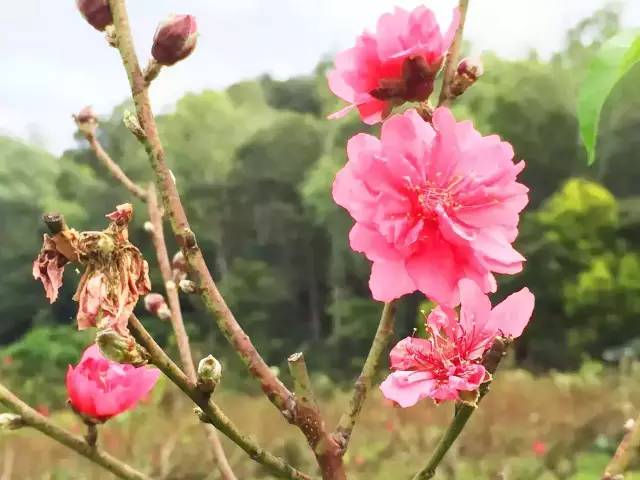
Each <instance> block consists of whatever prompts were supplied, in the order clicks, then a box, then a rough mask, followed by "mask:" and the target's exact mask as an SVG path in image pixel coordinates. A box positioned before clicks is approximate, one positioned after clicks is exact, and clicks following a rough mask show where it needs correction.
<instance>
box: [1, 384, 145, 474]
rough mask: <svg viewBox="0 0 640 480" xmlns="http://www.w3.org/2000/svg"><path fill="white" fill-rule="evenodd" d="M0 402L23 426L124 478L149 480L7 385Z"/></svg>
mask: <svg viewBox="0 0 640 480" xmlns="http://www.w3.org/2000/svg"><path fill="white" fill-rule="evenodd" d="M0 403H3V404H4V405H6V406H7V407H8V408H10V409H11V410H13V411H14V412H16V413H18V414H19V415H20V416H21V417H22V421H23V422H24V424H25V426H29V427H31V428H34V429H36V430H38V431H39V432H41V433H44V434H45V435H46V436H48V437H50V438H52V439H53V440H55V441H56V442H58V443H61V444H62V445H64V446H65V447H67V448H70V449H71V450H74V451H75V452H77V453H79V454H80V455H82V456H83V457H86V458H88V459H89V460H91V461H92V462H94V463H96V464H98V465H100V466H101V467H103V468H104V469H106V470H108V471H109V472H111V473H113V474H114V475H116V476H118V477H120V478H124V479H126V480H151V479H150V477H148V476H146V475H145V474H143V473H141V472H139V471H137V470H135V469H134V468H133V467H131V466H129V465H127V464H126V463H124V462H122V461H121V460H118V459H117V458H115V457H112V456H111V455H109V454H108V453H107V452H105V451H104V450H102V449H101V448H99V447H97V446H91V445H89V444H88V443H87V442H86V441H85V440H84V439H83V438H81V437H78V436H76V435H73V434H72V433H70V432H68V431H66V430H65V429H63V428H60V427H58V426H57V425H55V424H54V423H52V422H51V421H50V420H49V419H48V418H46V417H45V416H43V415H41V414H40V413H38V412H37V411H35V410H34V409H33V408H31V407H30V406H29V405H27V404H26V403H24V402H23V401H22V400H20V399H19V398H18V397H17V396H16V395H15V394H13V393H12V392H11V391H10V390H9V389H8V388H7V387H5V386H4V385H2V384H0Z"/></svg>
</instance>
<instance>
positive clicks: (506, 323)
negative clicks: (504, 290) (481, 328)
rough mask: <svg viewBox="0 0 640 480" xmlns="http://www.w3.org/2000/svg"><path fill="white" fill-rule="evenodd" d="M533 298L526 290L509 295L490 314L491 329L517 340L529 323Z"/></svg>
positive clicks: (533, 302)
mask: <svg viewBox="0 0 640 480" xmlns="http://www.w3.org/2000/svg"><path fill="white" fill-rule="evenodd" d="M534 304H535V297H534V295H533V293H531V292H530V291H529V289H528V288H523V289H522V290H520V291H518V292H516V293H513V294H511V295H509V296H508V297H507V298H506V299H505V300H504V301H502V302H501V303H499V304H498V305H496V306H495V307H494V308H493V310H492V311H491V314H490V325H491V328H492V329H494V330H495V331H496V332H501V333H502V335H505V336H510V337H513V338H517V337H519V336H520V335H522V331H523V330H524V328H525V327H526V326H527V324H528V323H529V320H530V319H531V315H532V313H533V307H534Z"/></svg>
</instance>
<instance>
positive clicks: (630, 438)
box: [602, 416, 640, 480]
mask: <svg viewBox="0 0 640 480" xmlns="http://www.w3.org/2000/svg"><path fill="white" fill-rule="evenodd" d="M638 450H640V416H638V418H636V419H635V421H634V424H633V427H632V428H631V429H630V430H629V431H628V432H627V433H626V434H625V436H624V437H623V438H622V440H621V441H620V444H619V445H618V448H617V449H616V452H615V453H614V454H613V457H612V458H611V460H610V461H609V463H608V464H607V467H606V468H605V470H604V473H603V475H602V480H618V479H622V478H623V474H624V473H625V472H626V471H627V468H628V467H629V463H630V462H631V460H632V459H633V458H634V457H635V456H637V455H638Z"/></svg>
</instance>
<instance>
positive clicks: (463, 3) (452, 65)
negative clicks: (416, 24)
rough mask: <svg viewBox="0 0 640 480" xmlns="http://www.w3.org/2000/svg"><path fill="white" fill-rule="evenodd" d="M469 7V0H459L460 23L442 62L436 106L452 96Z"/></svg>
mask: <svg viewBox="0 0 640 480" xmlns="http://www.w3.org/2000/svg"><path fill="white" fill-rule="evenodd" d="M468 9H469V0H460V4H459V6H458V10H459V12H460V23H459V24H458V29H457V30H456V33H455V36H454V37H453V43H452V44H451V47H450V48H449V53H448V54H447V60H446V62H445V64H444V75H443V77H442V87H441V88H440V98H439V99H438V106H445V107H446V106H447V105H449V102H450V101H451V99H452V98H453V97H452V95H451V92H450V87H451V82H452V81H453V77H454V75H455V73H456V67H457V61H458V55H459V54H460V47H461V46H462V34H463V33H464V22H465V21H466V19H467V10H468Z"/></svg>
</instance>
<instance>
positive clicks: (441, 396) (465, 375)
mask: <svg viewBox="0 0 640 480" xmlns="http://www.w3.org/2000/svg"><path fill="white" fill-rule="evenodd" d="M460 293H461V297H462V305H461V307H460V317H459V319H458V316H457V315H456V313H455V311H454V310H452V309H450V308H447V307H440V306H439V307H436V308H435V309H434V310H432V311H431V313H430V314H429V316H428V317H427V320H426V329H427V332H429V335H430V336H429V338H427V339H423V338H415V337H408V338H405V339H404V340H401V341H400V342H398V344H397V345H396V346H395V347H393V349H392V350H391V354H390V359H391V369H392V370H393V372H392V373H391V374H390V375H389V376H388V377H387V379H386V380H385V381H384V382H382V385H380V389H381V390H382V393H383V395H384V396H385V397H386V398H388V399H389V400H393V401H394V402H396V403H398V404H399V405H400V406H401V407H410V406H412V405H415V404H416V403H417V402H418V401H419V400H422V399H423V398H427V397H431V398H432V399H434V400H435V401H436V402H440V401H444V400H459V399H460V392H474V391H476V390H477V389H478V387H479V386H480V385H481V384H482V383H484V382H486V381H488V380H489V379H490V374H489V373H488V372H487V371H486V369H485V367H484V366H483V365H482V364H481V360H482V356H483V354H484V353H485V352H486V351H487V350H489V349H490V348H491V346H492V344H493V342H494V340H495V339H496V337H497V336H503V337H510V338H516V337H519V336H520V335H521V334H522V331H523V330H524V328H525V327H526V325H527V323H528V322H529V319H530V318H531V314H532V312H533V305H534V297H533V294H532V293H531V292H530V291H529V290H528V289H527V288H524V289H522V290H520V291H519V292H516V293H514V294H512V295H510V296H509V297H507V298H506V299H505V300H504V301H503V302H501V303H499V304H498V305H496V306H495V307H494V308H493V309H492V308H491V303H490V301H489V298H488V297H487V296H486V295H485V294H484V293H482V291H481V290H480V289H479V288H478V286H477V285H476V284H475V283H474V282H472V281H470V280H461V281H460Z"/></svg>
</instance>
